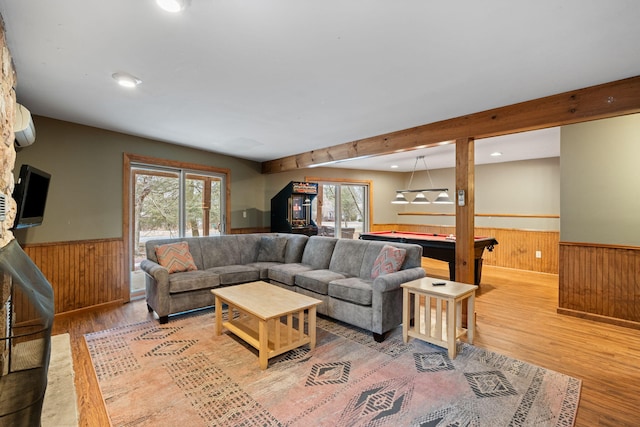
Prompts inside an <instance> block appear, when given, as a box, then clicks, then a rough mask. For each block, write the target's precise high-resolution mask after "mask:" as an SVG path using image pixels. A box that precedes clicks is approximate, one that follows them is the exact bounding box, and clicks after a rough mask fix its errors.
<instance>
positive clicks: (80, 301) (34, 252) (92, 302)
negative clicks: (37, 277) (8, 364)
mask: <svg viewBox="0 0 640 427" xmlns="http://www.w3.org/2000/svg"><path fill="white" fill-rule="evenodd" d="M23 250H24V251H25V253H26V254H27V255H28V256H29V258H31V260H32V261H33V262H34V263H35V264H36V265H37V266H38V268H39V269H40V270H41V271H42V273H43V274H44V276H45V277H46V278H47V280H48V281H49V283H51V286H52V287H53V293H54V304H55V314H56V315H57V314H60V313H67V312H72V311H76V310H80V309H85V308H88V307H94V306H102V305H107V304H115V303H119V304H122V303H124V302H125V301H127V300H128V298H129V290H128V289H127V287H128V286H129V285H128V283H129V281H128V278H127V274H128V273H127V269H126V265H125V259H124V243H123V241H122V239H100V240H81V241H72V242H56V243H40V244H37V243H36V244H28V245H25V246H23ZM22 303H24V302H21V301H18V300H16V301H15V304H22ZM21 312H23V313H25V315H27V313H28V310H24V309H23V311H21ZM16 320H17V321H19V320H20V319H16Z"/></svg>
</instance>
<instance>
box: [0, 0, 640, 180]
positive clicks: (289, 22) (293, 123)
mask: <svg viewBox="0 0 640 427" xmlns="http://www.w3.org/2000/svg"><path fill="white" fill-rule="evenodd" d="M0 13H1V14H2V16H3V18H4V22H5V29H6V36H7V42H8V45H9V48H10V50H11V54H12V57H13V61H14V65H15V68H16V70H17V74H18V85H17V89H16V93H17V99H18V102H20V103H21V104H23V105H24V106H26V107H27V108H28V109H29V110H30V111H31V112H32V114H34V115H41V116H46V117H51V118H55V119H59V120H64V121H70V122H75V123H80V124H84V125H88V126H95V127H99V128H103V129H108V130H113V131H117V132H122V133H126V134H131V135H137V136H141V137H147V138H152V139H155V140H160V141H165V142H169V143H174V144H180V145H185V146H190V147H196V148H200V149H204V150H209V151H213V152H218V153H223V154H228V155H232V156H237V157H240V158H245V159H249V160H254V161H266V160H274V159H278V158H281V157H285V156H289V155H293V154H298V153H302V152H306V151H310V150H314V149H318V148H324V147H329V146H333V145H337V144H342V143H345V142H350V141H354V140H358V139H363V138H367V137H371V136H376V135H380V134H384V133H388V132H393V131H397V130H401V129H406V128H410V127H414V126H419V125H423V124H427V123H432V122H436V121H440V120H444V119H448V118H452V117H458V116H462V115H465V114H470V113H475V112H479V111H484V110H488V109H491V108H496V107H501V106H505V105H510V104H514V103H517V102H522V101H527V100H531V99H535V98H540V97H544V96H548V95H553V94H557V93H562V92H566V91H569V90H574V89H579V88H584V87H588V86H592V85H595V84H600V83H606V82H611V81H614V80H619V79H622V78H627V77H633V76H637V75H640V43H638V40H640V25H638V24H637V21H638V18H640V2H638V1H637V0H613V1H607V2H605V1H602V0H563V1H557V0H537V1H535V2H514V1H511V0H484V1H482V2H480V1H477V0H461V1H456V2H446V1H439V2H436V1H425V0H404V1H402V2H392V1H388V0H349V1H337V0H325V1H313V2H312V1H301V0H234V1H230V0H190V5H189V7H188V8H187V9H186V10H185V11H183V12H181V13H179V14H170V13H168V12H165V11H163V10H161V9H159V8H158V7H157V6H156V4H155V1H154V0H136V1H131V0H109V1H99V2H96V1H86V0H64V1H46V0H20V1H8V0H7V1H4V0H3V1H1V2H0ZM116 72H128V73H131V74H133V75H135V76H136V77H138V78H140V79H141V80H142V83H141V84H140V85H139V86H137V87H136V88H135V89H125V88H122V87H120V86H118V85H117V84H116V82H115V81H114V80H113V79H112V74H113V73H116ZM36 126H37V123H36ZM558 133H559V130H557V129H555V130H549V131H548V132H545V131H542V132H540V133H538V134H537V136H536V137H535V138H536V139H535V140H532V139H531V138H532V137H528V136H525V135H524V134H523V135H519V136H518V138H522V139H523V140H524V143H521V144H516V143H515V142H513V140H509V139H505V138H506V137H503V138H499V139H493V138H492V139H490V140H479V141H477V142H476V150H477V151H476V159H477V162H481V160H480V158H481V157H484V154H482V155H481V150H484V148H481V147H484V146H485V144H487V145H486V147H489V145H491V144H493V145H491V148H487V149H486V151H488V152H491V151H496V150H497V151H502V152H503V153H504V154H503V156H502V160H501V161H505V160H507V159H509V158H512V159H522V158H531V157H550V156H557V155H559V138H558ZM505 140H506V141H511V142H509V143H508V144H507V146H504V144H503V146H500V141H503V142H504V141H505ZM531 141H535V142H533V143H532V142H531ZM541 141H544V142H541ZM554 141H555V142H554ZM39 142H40V143H46V141H37V142H36V143H39ZM438 150H440V151H438ZM524 150H526V151H527V152H525V151H524ZM452 152H453V146H452V145H450V146H445V147H437V148H432V149H429V150H428V153H429V155H428V157H427V161H428V162H429V167H433V168H437V167H448V166H447V165H446V162H447V161H450V162H452V161H453V160H452V159H454V158H455V155H454V156H453V157H451V153H452ZM516 152H518V153H516ZM416 155H417V154H416V152H409V153H402V154H401V155H400V154H398V155H395V156H396V158H389V157H387V156H379V157H374V158H369V159H361V160H358V161H354V162H343V163H338V164H336V165H334V166H336V167H349V168H356V167H357V168H362V169H382V170H388V168H389V163H390V162H398V163H399V164H400V163H402V164H403V166H402V167H401V168H398V169H397V170H407V169H408V170H411V168H412V167H413V164H414V163H415V156H416ZM402 156H404V159H402V158H400V159H398V158H397V157H402ZM438 156H442V158H443V159H445V158H449V160H446V161H445V160H442V162H444V163H440V162H441V161H440V160H438V159H437V157H438ZM511 156H513V157H511ZM401 160H402V162H401ZM493 161H496V160H495V159H494V160H493ZM407 164H408V166H406V165H407ZM451 165H452V164H451Z"/></svg>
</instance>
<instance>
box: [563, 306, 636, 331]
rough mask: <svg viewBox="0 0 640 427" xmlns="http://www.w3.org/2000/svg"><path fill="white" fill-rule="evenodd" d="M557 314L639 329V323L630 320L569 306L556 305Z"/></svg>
mask: <svg viewBox="0 0 640 427" xmlns="http://www.w3.org/2000/svg"><path fill="white" fill-rule="evenodd" d="M556 312H557V313H558V314H565V315H567V316H573V317H579V318H581V319H586V320H593V321H594V322H600V323H608V324H610V325H616V326H623V327H625V328H631V329H640V323H638V322H634V321H631V320H625V319H618V318H616V317H609V316H603V315H601V314H594V313H587V312H584V311H579V310H572V309H569V308H562V307H558V309H557V310H556Z"/></svg>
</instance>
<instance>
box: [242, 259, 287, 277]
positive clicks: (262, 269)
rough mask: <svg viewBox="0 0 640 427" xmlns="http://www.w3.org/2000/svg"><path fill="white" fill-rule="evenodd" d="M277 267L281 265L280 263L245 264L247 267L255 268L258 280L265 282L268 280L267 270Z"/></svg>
mask: <svg viewBox="0 0 640 427" xmlns="http://www.w3.org/2000/svg"><path fill="white" fill-rule="evenodd" d="M277 265H282V263H281V262H266V261H265V262H252V263H249V264H247V266H248V267H252V268H256V269H258V271H259V272H260V274H259V276H260V280H266V279H268V278H269V269H270V268H272V267H275V266H277Z"/></svg>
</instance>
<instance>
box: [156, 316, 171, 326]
mask: <svg viewBox="0 0 640 427" xmlns="http://www.w3.org/2000/svg"><path fill="white" fill-rule="evenodd" d="M158 320H159V321H160V324H161V325H164V324H165V323H169V316H160V317H159V318H158Z"/></svg>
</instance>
